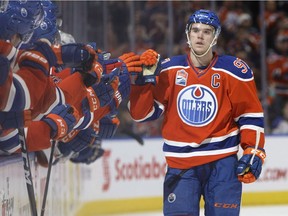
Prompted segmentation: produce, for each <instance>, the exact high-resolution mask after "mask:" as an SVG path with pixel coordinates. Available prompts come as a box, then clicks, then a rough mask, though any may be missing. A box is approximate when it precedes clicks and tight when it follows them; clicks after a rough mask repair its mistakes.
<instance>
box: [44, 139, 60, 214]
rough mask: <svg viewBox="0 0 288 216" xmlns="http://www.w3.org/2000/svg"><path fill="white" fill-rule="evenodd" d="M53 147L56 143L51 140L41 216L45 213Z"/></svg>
mask: <svg viewBox="0 0 288 216" xmlns="http://www.w3.org/2000/svg"><path fill="white" fill-rule="evenodd" d="M55 146H56V141H55V140H52V145H51V152H50V158H49V165H48V170H47V177H46V184H45V190H44V195H43V201H42V207H41V216H44V212H45V206H46V199H47V194H48V188H49V182H50V175H51V169H52V163H53V154H54V149H55Z"/></svg>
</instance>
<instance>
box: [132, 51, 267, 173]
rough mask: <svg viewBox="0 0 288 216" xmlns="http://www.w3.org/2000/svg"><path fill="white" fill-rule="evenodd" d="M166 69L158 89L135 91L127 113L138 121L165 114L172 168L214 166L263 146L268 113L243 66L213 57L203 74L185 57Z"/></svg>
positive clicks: (164, 63)
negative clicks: (227, 157)
mask: <svg viewBox="0 0 288 216" xmlns="http://www.w3.org/2000/svg"><path fill="white" fill-rule="evenodd" d="M161 67H162V69H161V72H160V75H159V79H158V83H157V84H156V85H155V86H153V85H152V84H148V85H144V86H132V88H131V95H130V101H129V103H128V108H129V110H130V113H131V116H132V118H133V119H134V120H135V121H137V122H144V121H149V120H154V119H156V118H159V117H160V116H161V115H164V119H163V123H162V136H163V139H164V144H163V151H164V154H165V157H166V161H167V164H168V165H169V166H170V167H172V168H178V169H187V168H191V167H193V166H198V165H201V164H205V163H208V162H212V161H215V160H218V159H220V158H223V157H226V156H228V155H232V154H236V153H237V152H238V149H239V145H240V144H241V146H242V148H246V147H247V146H252V147H255V146H256V147H257V148H263V147H264V115H263V110H262V107H261V103H260V101H259V99H258V97H257V92H256V91H257V90H256V86H255V83H254V77H253V72H252V71H251V69H250V68H249V67H248V65H247V64H246V63H245V62H244V61H242V60H241V59H238V58H235V57H232V56H217V55H216V54H214V58H213V60H212V61H211V63H210V65H209V66H208V67H207V68H206V69H204V70H200V69H198V68H195V67H194V65H193V64H192V62H191V61H190V57H189V55H181V56H175V57H172V58H171V59H165V60H164V61H162V64H161ZM257 135H258V136H260V141H259V143H258V144H257V143H256V136H257Z"/></svg>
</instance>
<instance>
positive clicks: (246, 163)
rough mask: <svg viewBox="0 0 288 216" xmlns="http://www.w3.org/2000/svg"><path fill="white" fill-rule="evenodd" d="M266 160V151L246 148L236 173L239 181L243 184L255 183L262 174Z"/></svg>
mask: <svg viewBox="0 0 288 216" xmlns="http://www.w3.org/2000/svg"><path fill="white" fill-rule="evenodd" d="M265 158H266V154H265V151H264V149H254V148H251V147H248V148H246V149H245V151H244V152H243V156H242V157H241V158H240V160H239V161H238V164H237V169H236V173H237V175H238V179H239V181H241V182H243V183H252V182H255V181H256V180H257V179H258V178H259V176H260V174H261V171H262V165H263V163H264V160H265Z"/></svg>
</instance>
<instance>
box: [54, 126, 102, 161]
mask: <svg viewBox="0 0 288 216" xmlns="http://www.w3.org/2000/svg"><path fill="white" fill-rule="evenodd" d="M71 133H72V134H70V135H69V136H67V137H68V138H67V137H65V138H64V139H62V141H60V142H58V150H59V152H60V155H61V157H67V156H72V155H74V154H75V153H77V152H80V151H82V150H83V149H85V148H86V147H87V146H91V145H93V143H94V142H95V140H96V138H97V137H98V135H97V134H96V132H95V131H94V130H93V129H92V128H90V127H89V128H87V129H85V130H80V131H76V132H74V131H72V132H71ZM66 139H68V141H66Z"/></svg>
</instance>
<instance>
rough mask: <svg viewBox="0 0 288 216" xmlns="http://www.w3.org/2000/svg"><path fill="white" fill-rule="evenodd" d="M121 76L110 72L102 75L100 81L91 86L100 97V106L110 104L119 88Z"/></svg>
mask: <svg viewBox="0 0 288 216" xmlns="http://www.w3.org/2000/svg"><path fill="white" fill-rule="evenodd" d="M118 85H119V78H118V76H115V75H113V74H112V73H110V74H109V75H108V76H105V77H102V79H101V81H100V83H98V84H94V85H92V86H91V87H90V88H91V90H92V89H93V91H94V92H95V94H96V96H97V97H98V99H99V103H100V106H101V107H103V106H106V105H108V104H109V103H110V102H111V101H112V99H113V97H114V95H115V92H116V91H117V89H118Z"/></svg>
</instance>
